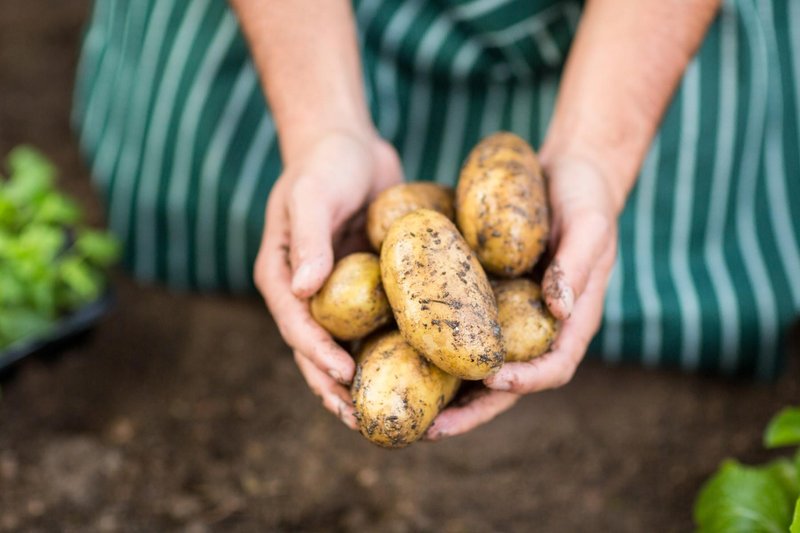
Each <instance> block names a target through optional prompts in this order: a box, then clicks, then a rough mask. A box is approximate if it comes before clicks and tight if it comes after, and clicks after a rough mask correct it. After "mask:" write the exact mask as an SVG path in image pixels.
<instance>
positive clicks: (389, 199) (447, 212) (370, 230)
mask: <svg viewBox="0 0 800 533" xmlns="http://www.w3.org/2000/svg"><path fill="white" fill-rule="evenodd" d="M421 208H425V209H433V210H434V211H438V212H440V213H441V214H443V215H444V216H446V217H447V218H449V219H450V220H453V216H454V213H453V189H451V188H450V187H445V186H444V185H439V184H436V183H426V182H416V183H401V184H399V185H395V186H394V187H390V188H388V189H386V190H385V191H383V192H382V193H381V194H379V195H378V197H377V198H375V200H374V201H373V202H372V203H371V204H370V206H369V209H368V210H367V236H368V237H369V242H370V243H371V244H372V247H373V248H374V249H375V251H377V252H380V251H381V244H382V243H383V239H385V238H386V232H387V231H389V226H391V225H392V222H394V221H395V220H397V219H398V218H400V217H401V216H403V215H405V214H407V213H410V212H411V211H414V210H415V209H421Z"/></svg>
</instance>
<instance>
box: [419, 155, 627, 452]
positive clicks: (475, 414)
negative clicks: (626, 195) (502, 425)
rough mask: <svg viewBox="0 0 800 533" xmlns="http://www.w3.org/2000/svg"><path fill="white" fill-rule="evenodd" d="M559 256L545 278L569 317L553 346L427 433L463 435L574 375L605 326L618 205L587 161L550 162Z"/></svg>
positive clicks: (557, 310) (509, 368)
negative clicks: (602, 321) (526, 396)
mask: <svg viewBox="0 0 800 533" xmlns="http://www.w3.org/2000/svg"><path fill="white" fill-rule="evenodd" d="M542 164H543V167H544V169H545V172H546V175H547V176H548V187H549V196H550V206H551V210H552V211H551V219H552V234H551V240H550V241H551V242H550V249H551V250H555V256H554V258H553V260H552V261H551V262H550V264H549V266H548V268H547V270H546V272H545V275H544V280H543V283H542V289H543V294H544V298H545V302H546V303H547V307H548V309H549V310H550V312H551V313H552V314H553V315H554V316H555V317H556V318H558V319H559V320H561V321H562V324H561V330H560V332H559V334H558V337H557V338H556V340H555V341H554V343H553V346H552V348H551V351H550V352H549V353H547V354H545V355H543V356H541V357H538V358H536V359H533V360H531V361H529V362H525V363H507V364H505V365H503V367H502V368H501V369H500V371H499V372H498V373H497V374H495V375H494V376H491V377H490V378H488V379H486V380H484V384H485V385H486V387H487V388H486V389H482V390H479V391H477V392H475V393H474V394H472V395H471V396H470V398H468V399H467V401H466V402H465V403H462V404H460V405H457V406H454V407H450V408H448V409H445V410H444V411H443V412H442V413H441V414H440V415H439V416H438V417H437V419H436V421H435V423H434V425H433V426H432V427H431V428H430V429H429V430H428V433H427V438H429V439H432V440H435V439H439V438H442V437H446V436H453V435H458V434H460V433H464V432H466V431H469V430H471V429H473V428H474V427H476V426H478V425H480V424H483V423H485V422H488V421H489V420H491V419H492V418H494V417H495V416H496V415H498V414H499V413H501V412H503V411H505V410H507V409H509V408H510V407H511V406H512V405H514V403H516V401H517V400H518V399H519V396H520V395H522V394H529V393H533V392H538V391H542V390H546V389H552V388H557V387H560V386H562V385H564V384H566V383H568V382H569V381H570V379H572V376H573V374H574V373H575V370H576V368H577V367H578V364H579V363H580V362H581V360H582V359H583V356H584V354H585V353H586V348H587V347H588V346H589V342H590V341H591V339H592V337H593V336H594V334H595V332H596V331H597V329H598V328H599V327H600V319H601V316H602V312H603V296H604V294H605V291H606V287H607V285H608V279H609V276H610V274H611V267H612V266H613V264H614V259H615V257H616V246H617V225H616V215H617V211H618V209H617V207H616V205H615V201H614V198H615V196H614V194H613V193H612V191H611V189H610V186H609V185H608V182H607V181H606V180H605V179H604V177H603V175H602V173H601V172H600V171H599V170H598V169H597V168H596V167H595V166H594V165H592V164H591V163H590V162H589V161H588V160H585V159H578V158H572V157H570V158H561V159H553V160H550V159H547V158H546V154H544V153H543V154H542Z"/></svg>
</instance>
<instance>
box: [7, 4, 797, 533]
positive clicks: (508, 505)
mask: <svg viewBox="0 0 800 533" xmlns="http://www.w3.org/2000/svg"><path fill="white" fill-rule="evenodd" d="M88 9H89V5H88V2H87V0H72V1H70V2H63V1H62V0H3V2H0V154H4V153H6V152H7V150H8V149H9V148H10V147H12V146H14V145H16V144H18V143H20V142H29V143H32V144H34V145H36V146H38V147H40V148H42V149H43V150H44V151H46V152H47V153H48V154H50V155H51V156H52V157H53V158H54V160H55V161H56V162H57V163H58V165H59V166H60V167H61V168H62V169H63V174H64V176H63V179H62V181H61V184H62V186H63V188H64V189H65V190H67V191H69V192H70V193H72V194H74V195H76V197H78V198H79V199H80V200H81V201H82V203H83V204H84V205H85V206H86V208H87V209H88V210H89V213H90V218H91V219H92V220H93V221H95V222H97V223H101V222H102V218H101V217H102V211H101V209H100V206H99V204H98V202H97V200H96V197H95V195H94V193H93V191H92V189H91V187H90V185H89V180H88V171H87V169H86V168H85V166H84V165H83V164H82V163H81V160H80V157H79V152H78V146H77V142H76V139H75V138H74V137H73V136H72V134H71V133H70V130H69V124H68V115H69V104H70V95H71V85H72V81H73V72H74V69H75V63H76V56H77V46H78V42H79V38H80V33H81V28H82V24H83V21H84V20H85V19H86V16H87V12H88ZM115 284H116V287H117V305H116V307H115V309H114V310H113V311H112V312H111V313H110V314H109V315H108V316H107V318H105V319H104V320H103V321H102V323H101V324H100V325H99V327H97V328H96V330H95V331H94V332H93V333H92V334H91V335H88V336H85V337H83V338H81V339H79V340H78V341H77V342H75V343H73V344H71V345H69V346H67V347H65V348H64V349H62V350H61V351H60V352H59V353H57V354H55V355H51V356H49V357H34V358H30V359H28V360H25V361H23V362H22V363H21V364H19V365H17V366H16V367H15V369H14V370H13V371H12V372H10V373H6V374H5V375H4V376H3V377H2V380H0V386H2V398H1V399H0V531H190V532H203V531H381V532H394V531H397V532H402V531H444V532H458V531H543V532H561V531H613V532H643V531H687V530H690V529H691V527H692V520H691V508H692V502H693V499H694V497H695V494H696V493H697V491H698V489H699V487H700V485H701V484H702V482H703V480H704V479H705V478H707V476H708V475H709V474H710V473H711V472H712V471H713V470H714V469H715V468H716V466H717V465H718V463H719V462H720V461H721V460H722V459H723V458H725V457H727V456H735V457H738V458H740V459H742V460H744V461H761V460H764V459H765V458H767V457H769V456H770V455H771V454H767V453H766V452H764V451H763V450H762V445H761V439H760V435H761V431H762V429H763V427H764V425H765V423H766V422H767V420H768V419H769V418H770V416H771V415H772V414H773V413H774V412H775V411H776V410H777V409H779V408H780V407H781V406H783V405H785V404H787V403H789V402H792V401H796V398H797V397H798V392H799V389H800V387H799V386H798V384H797V382H798V380H797V372H796V371H790V372H789V374H788V375H787V376H786V377H784V378H783V379H782V380H781V381H780V382H779V383H777V384H757V383H752V382H733V381H725V380H721V379H717V378H706V377H698V376H685V375H681V374H677V373H671V372H665V371H654V370H644V369H639V368H633V367H616V368H610V367H606V366H603V365H602V364H599V363H596V362H587V363H585V364H584V365H583V367H582V369H581V370H580V371H579V372H578V375H577V376H576V377H575V379H574V381H573V382H572V383H570V384H569V385H568V386H566V387H564V388H563V389H561V390H558V391H555V392H548V393H543V394H538V395H535V396H531V397H527V398H525V399H524V400H523V401H521V402H520V403H519V404H518V405H517V406H516V407H515V408H514V409H513V410H512V411H511V412H509V413H507V414H504V415H502V416H501V417H499V418H498V419H497V420H495V421H493V422H491V423H490V424H488V425H486V426H484V427H482V428H480V429H478V430H476V431H474V432H472V433H470V434H469V435H466V436H463V437H458V438H453V439H450V440H447V441H444V442H441V443H436V444H428V443H421V444H416V445H414V446H412V447H410V448H408V449H406V450H402V451H386V450H382V449H379V448H377V447H375V446H373V445H371V444H369V443H368V442H367V441H366V440H364V439H363V438H362V437H360V436H359V435H358V434H356V433H353V432H350V431H348V430H347V429H346V428H345V427H344V426H343V425H342V424H341V423H340V422H339V421H338V420H337V419H336V418H335V417H333V416H332V415H329V414H328V413H327V412H326V411H324V410H323V408H322V407H321V405H320V404H319V401H318V400H317V399H316V398H315V397H314V396H313V394H312V393H311V392H310V391H309V390H308V388H307V387H306V386H305V385H304V384H303V381H302V379H301V377H300V375H299V374H298V372H297V370H296V369H295V367H294V364H293V361H292V358H291V355H290V352H289V350H288V349H287V348H286V346H285V345H284V344H283V342H282V341H281V339H280V336H279V334H278V331H277V329H276V327H275V324H274V323H273V321H272V319H271V318H270V316H269V314H268V313H267V312H266V311H265V309H264V307H263V305H262V304H261V302H260V301H259V300H258V299H257V298H255V297H252V298H231V297H226V296H220V295H191V294H175V293H171V292H169V291H167V290H165V289H163V288H159V287H142V286H139V285H137V284H135V283H134V282H132V281H131V280H130V279H129V278H128V277H127V276H126V275H125V274H124V273H118V274H117V275H115Z"/></svg>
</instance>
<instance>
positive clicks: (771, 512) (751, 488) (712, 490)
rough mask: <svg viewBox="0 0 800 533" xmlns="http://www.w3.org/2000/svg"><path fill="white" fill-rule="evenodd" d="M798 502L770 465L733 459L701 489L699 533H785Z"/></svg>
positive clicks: (697, 519)
mask: <svg viewBox="0 0 800 533" xmlns="http://www.w3.org/2000/svg"><path fill="white" fill-rule="evenodd" d="M794 502H795V498H794V497H792V498H789V497H788V496H787V493H786V490H785V488H784V486H783V485H782V482H781V480H780V479H777V478H776V476H775V475H774V474H773V473H772V472H770V470H769V469H768V468H754V467H747V466H743V465H741V464H739V463H738V462H736V461H732V460H729V461H725V462H724V463H723V464H722V466H721V467H720V469H719V471H718V472H717V473H716V474H715V475H714V476H713V477H712V478H711V479H710V480H709V481H707V482H706V484H705V485H704V486H703V488H702V490H701V491H700V495H699V496H698V498H697V501H696V502H695V507H694V519H695V523H696V524H697V527H698V529H697V531H698V533H785V532H786V530H787V529H788V528H789V524H790V523H791V519H792V505H793V504H794Z"/></svg>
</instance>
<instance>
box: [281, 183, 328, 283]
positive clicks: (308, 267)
mask: <svg viewBox="0 0 800 533" xmlns="http://www.w3.org/2000/svg"><path fill="white" fill-rule="evenodd" d="M288 197H289V198H288V213H289V221H290V228H289V229H290V232H291V236H292V238H291V247H290V254H291V255H290V260H291V265H292V269H293V276H292V292H294V294H295V296H297V297H298V298H308V297H309V296H311V295H312V294H314V293H315V292H317V291H318V290H319V288H320V287H321V286H322V284H323V283H324V282H325V279H326V278H327V277H328V274H330V272H331V269H332V268H333V247H332V244H331V236H332V234H333V228H332V223H333V221H332V215H331V209H330V207H329V203H330V201H331V199H330V198H329V197H328V194H327V191H325V190H324V187H323V186H322V184H321V183H320V182H318V181H317V182H315V180H313V179H309V178H304V177H300V178H297V180H296V181H295V182H294V183H293V184H292V187H291V190H290V192H289V193H288Z"/></svg>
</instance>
